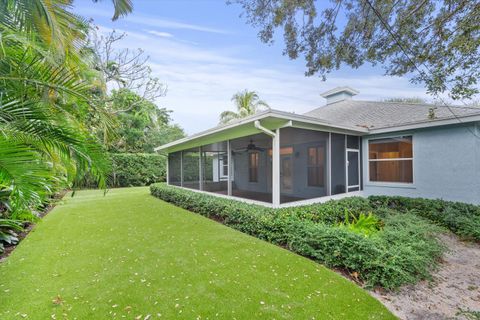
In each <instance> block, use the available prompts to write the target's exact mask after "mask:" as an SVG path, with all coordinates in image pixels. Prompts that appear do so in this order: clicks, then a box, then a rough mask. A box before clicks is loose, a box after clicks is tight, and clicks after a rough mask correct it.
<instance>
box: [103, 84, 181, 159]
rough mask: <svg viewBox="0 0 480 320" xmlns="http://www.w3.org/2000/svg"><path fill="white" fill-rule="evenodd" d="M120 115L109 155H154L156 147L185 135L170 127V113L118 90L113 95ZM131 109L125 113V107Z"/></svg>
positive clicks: (129, 93)
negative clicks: (113, 153) (137, 153)
mask: <svg viewBox="0 0 480 320" xmlns="http://www.w3.org/2000/svg"><path fill="white" fill-rule="evenodd" d="M111 97H112V107H113V109H114V110H123V111H122V112H120V113H118V114H117V125H116V126H115V127H114V132H115V135H114V137H113V139H112V140H111V141H109V142H108V144H107V148H108V150H109V151H110V152H115V153H118V152H122V153H125V152H126V153H136V152H140V153H151V152H154V150H153V149H154V148H155V147H158V146H159V145H162V144H165V143H167V142H170V141H173V140H176V139H180V138H182V137H184V136H185V133H184V132H183V129H181V128H180V127H179V126H178V125H172V124H170V121H171V119H170V112H171V111H169V110H167V109H165V108H159V107H158V106H157V105H156V104H155V103H153V102H151V101H149V100H146V99H145V98H142V97H140V96H139V95H138V94H135V93H134V92H132V91H130V90H127V89H121V90H115V91H113V92H112V94H111ZM128 106H133V107H130V108H129V109H128V110H124V109H125V107H128Z"/></svg>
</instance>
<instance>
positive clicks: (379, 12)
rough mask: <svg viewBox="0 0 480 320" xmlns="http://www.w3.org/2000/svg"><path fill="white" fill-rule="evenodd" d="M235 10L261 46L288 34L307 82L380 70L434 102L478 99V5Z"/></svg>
mask: <svg viewBox="0 0 480 320" xmlns="http://www.w3.org/2000/svg"><path fill="white" fill-rule="evenodd" d="M229 2H234V3H239V4H241V5H242V7H243V10H244V12H245V14H246V17H247V21H248V23H250V24H251V25H253V26H254V27H257V28H259V29H260V31H259V37H260V39H261V40H262V41H263V42H266V43H271V42H273V39H274V33H275V32H276V31H277V29H283V38H284V42H285V50H284V53H285V54H286V55H288V56H289V57H290V58H291V59H297V58H298V57H299V56H303V57H304V58H305V60H306V67H307V71H306V74H307V75H313V74H320V75H321V76H322V77H323V78H324V79H325V77H326V75H327V73H329V72H331V71H332V70H334V69H339V68H340V67H341V66H343V65H348V66H350V67H352V68H358V67H360V66H361V65H363V64H365V63H371V64H374V65H375V64H378V63H381V64H382V65H383V66H384V68H385V71H386V74H387V75H393V76H403V75H406V74H412V75H413V76H412V81H413V82H414V83H423V84H424V85H425V86H426V87H427V90H428V91H429V92H431V93H434V94H438V93H442V92H448V91H449V93H450V94H451V96H452V98H454V99H463V98H469V97H472V96H473V95H474V94H477V93H478V86H477V82H478V79H480V56H479V54H480V50H479V46H480V41H479V38H480V33H479V29H478V26H479V25H480V6H479V5H478V2H477V1H470V0H454V1H451V0H442V1H436V0H425V1H418V0H408V1H389V0H375V1H374V0H363V1H354V0H346V1H329V2H317V1H314V0H301V1H300V0H294V1H285V0H272V1H264V0H230V1H229ZM380 18H381V19H380ZM386 24H388V25H389V26H388V28H387V26H386ZM389 31H391V32H389ZM405 53H407V54H408V56H406V55H405ZM416 66H417V67H418V68H419V69H420V70H421V72H418V70H417V68H416ZM450 85H451V87H450V88H449V86H450Z"/></svg>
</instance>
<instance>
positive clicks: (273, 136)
mask: <svg viewBox="0 0 480 320" xmlns="http://www.w3.org/2000/svg"><path fill="white" fill-rule="evenodd" d="M253 125H254V126H255V128H257V129H258V130H260V131H263V132H264V133H265V134H267V135H269V136H270V137H272V138H275V136H276V135H277V134H276V133H275V132H273V131H271V130H268V129H267V128H265V127H264V126H262V124H261V123H260V121H258V120H256V121H255V122H254V123H253Z"/></svg>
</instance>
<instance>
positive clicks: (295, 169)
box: [167, 126, 361, 206]
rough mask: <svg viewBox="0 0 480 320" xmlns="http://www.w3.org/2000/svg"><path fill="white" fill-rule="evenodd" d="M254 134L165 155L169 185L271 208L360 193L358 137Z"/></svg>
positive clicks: (292, 130) (285, 130)
mask: <svg viewBox="0 0 480 320" xmlns="http://www.w3.org/2000/svg"><path fill="white" fill-rule="evenodd" d="M260 129H261V128H260ZM263 129H265V128H263ZM257 131H263V132H261V133H255V134H250V135H245V136H242V137H237V138H232V139H227V140H223V141H218V142H214V143H209V144H204V145H200V146H195V147H193V148H188V149H184V150H178V151H175V152H169V153H168V169H167V173H168V174H167V182H168V183H169V184H171V185H176V186H179V187H183V188H189V189H194V190H199V191H203V192H209V193H214V194H220V195H225V196H232V197H237V198H242V199H248V200H253V201H258V202H262V203H266V204H270V205H273V206H279V205H282V204H286V203H292V202H295V201H303V200H309V199H317V198H321V197H328V196H333V195H339V194H345V193H349V192H354V191H359V190H360V189H361V167H360V158H361V143H360V142H361V141H360V139H361V138H360V136H357V135H352V134H347V133H338V131H337V132H331V131H322V130H311V129H305V128H298V127H293V126H286V127H281V128H278V129H275V130H273V131H270V130H268V129H265V130H257Z"/></svg>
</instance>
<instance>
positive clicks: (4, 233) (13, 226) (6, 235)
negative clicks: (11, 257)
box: [0, 218, 23, 254]
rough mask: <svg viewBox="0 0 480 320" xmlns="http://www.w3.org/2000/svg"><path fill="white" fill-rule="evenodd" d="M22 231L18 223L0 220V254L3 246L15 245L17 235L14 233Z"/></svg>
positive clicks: (10, 220)
mask: <svg viewBox="0 0 480 320" xmlns="http://www.w3.org/2000/svg"><path fill="white" fill-rule="evenodd" d="M22 230H23V228H22V224H21V223H20V222H19V221H16V220H12V219H2V218H0V254H1V253H3V250H4V245H5V244H7V245H14V244H17V242H18V234H17V233H16V232H17V231H22Z"/></svg>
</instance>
